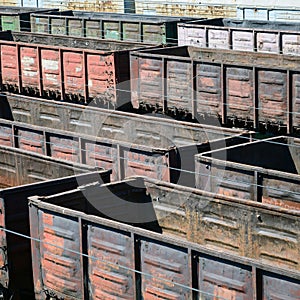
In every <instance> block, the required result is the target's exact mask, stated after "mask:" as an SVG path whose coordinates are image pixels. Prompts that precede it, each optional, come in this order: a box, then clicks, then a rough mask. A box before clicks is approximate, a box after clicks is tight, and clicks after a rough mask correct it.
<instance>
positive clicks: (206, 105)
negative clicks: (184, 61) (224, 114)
mask: <svg viewBox="0 0 300 300" xmlns="http://www.w3.org/2000/svg"><path fill="white" fill-rule="evenodd" d="M221 103H222V102H221V67H220V66H219V65H214V64H207V63H200V64H197V112H198V114H200V115H203V114H208V115H214V116H217V115H221V111H222V104H221Z"/></svg>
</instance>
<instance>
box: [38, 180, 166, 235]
mask: <svg viewBox="0 0 300 300" xmlns="http://www.w3.org/2000/svg"><path fill="white" fill-rule="evenodd" d="M79 184H80V181H79ZM42 201H43V202H44V203H48V204H53V205H56V206H58V207H63V208H67V209H72V210H75V211H78V212H82V213H85V214H88V215H93V216H97V217H104V218H108V219H112V220H117V221H121V222H124V223H127V224H130V225H133V226H138V227H140V228H144V229H148V230H152V231H155V232H159V233H161V232H162V230H161V228H160V226H159V224H158V221H157V217H156V213H155V211H154V208H153V204H152V195H150V194H149V193H148V192H147V190H146V185H145V182H144V179H143V178H140V177H133V178H132V179H128V180H124V181H121V182H116V183H112V184H106V185H101V184H100V183H99V182H98V181H97V182H94V183H90V184H87V185H83V186H79V188H77V189H74V190H69V191H67V192H63V193H60V194H54V195H51V196H48V197H44V198H43V199H42ZM130 203H132V204H133V205H130ZM136 204H137V205H136ZM138 204H149V205H138ZM141 219H145V220H153V221H149V222H147V221H146V222H141V221H140V220H141ZM127 220H130V222H128V221H127Z"/></svg>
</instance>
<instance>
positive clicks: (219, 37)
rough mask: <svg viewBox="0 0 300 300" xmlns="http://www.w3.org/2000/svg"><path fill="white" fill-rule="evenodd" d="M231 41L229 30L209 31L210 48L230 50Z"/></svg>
mask: <svg viewBox="0 0 300 300" xmlns="http://www.w3.org/2000/svg"><path fill="white" fill-rule="evenodd" d="M229 45H230V40H229V32H228V30H210V31H208V47H209V48H217V49H229Z"/></svg>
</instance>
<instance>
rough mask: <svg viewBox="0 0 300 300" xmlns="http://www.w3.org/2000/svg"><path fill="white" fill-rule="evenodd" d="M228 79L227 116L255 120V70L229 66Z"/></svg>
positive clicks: (227, 70)
mask: <svg viewBox="0 0 300 300" xmlns="http://www.w3.org/2000/svg"><path fill="white" fill-rule="evenodd" d="M226 79H227V83H226V84H227V98H226V102H227V117H229V118H237V119H242V120H251V121H253V116H254V110H255V107H254V101H253V70H252V69H250V68H249V69H247V68H238V67H232V68H231V67H228V68H227V69H226Z"/></svg>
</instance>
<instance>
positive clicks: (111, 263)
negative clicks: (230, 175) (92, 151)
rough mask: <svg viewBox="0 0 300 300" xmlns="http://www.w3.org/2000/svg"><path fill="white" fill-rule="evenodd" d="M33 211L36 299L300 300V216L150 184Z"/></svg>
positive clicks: (47, 201)
mask: <svg viewBox="0 0 300 300" xmlns="http://www.w3.org/2000/svg"><path fill="white" fill-rule="evenodd" d="M117 203H118V205H117V206H116V204H117ZM29 209H30V229H31V231H30V234H31V238H32V244H31V245H32V261H33V270H34V287H35V297H36V299H48V298H49V297H53V298H63V299H158V298H163V299H192V298H195V299H202V298H204V299H213V298H214V299H215V298H219V297H220V298H225V299H237V298H238V299H257V298H259V299H268V298H273V297H275V296H276V298H278V299H287V298H290V299H298V298H299V296H300V294H299V291H300V288H299V287H300V272H299V270H300V269H299V251H298V247H297V244H298V239H297V236H298V232H299V216H300V215H299V211H296V210H287V209H283V208H278V207H273V206H270V205H267V204H262V203H257V202H255V201H247V200H241V199H238V198H236V197H235V198H232V197H225V196H215V195H213V194H211V193H206V192H203V191H199V190H195V189H189V188H184V187H180V186H178V185H172V184H168V183H163V182H161V181H154V180H151V179H146V178H145V179H143V180H142V179H141V178H131V179H128V180H126V181H124V182H118V183H114V184H108V185H102V186H99V185H95V184H93V185H90V186H89V185H86V186H85V187H82V188H80V189H75V190H72V191H69V192H66V193H61V194H56V195H54V194H53V195H51V196H48V197H38V196H36V197H30V199H29ZM109 219H110V220H109ZM120 220H122V221H120ZM124 223H127V224H124ZM36 241H40V242H39V243H37V242H36ZM47 297H48V298H47Z"/></svg>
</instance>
